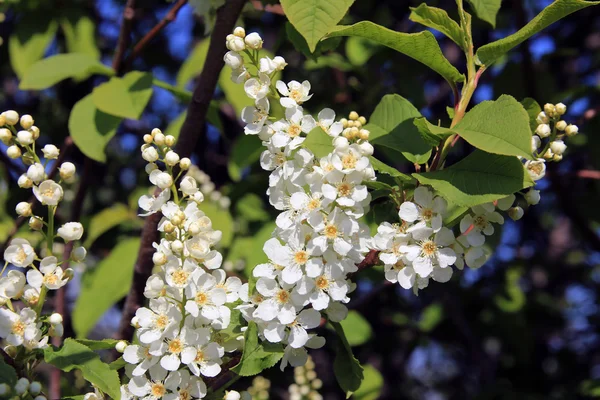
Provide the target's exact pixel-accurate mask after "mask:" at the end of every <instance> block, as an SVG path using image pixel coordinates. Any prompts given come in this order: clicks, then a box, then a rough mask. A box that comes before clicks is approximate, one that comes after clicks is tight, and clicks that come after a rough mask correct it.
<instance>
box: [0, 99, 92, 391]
mask: <svg viewBox="0 0 600 400" xmlns="http://www.w3.org/2000/svg"><path fill="white" fill-rule="evenodd" d="M19 125H20V128H21V129H19ZM39 136H40V130H39V128H38V127H36V126H35V125H34V120H33V118H32V117H31V116H30V115H22V116H19V114H18V113H17V112H16V111H13V110H9V111H5V112H3V113H2V114H0V140H2V142H3V143H4V144H5V145H7V146H8V148H7V150H6V153H7V155H8V157H10V158H11V159H13V160H21V161H22V163H23V165H25V167H26V172H25V173H23V174H22V175H21V176H19V178H18V185H19V187H21V188H23V189H26V190H29V189H30V190H31V191H32V193H33V195H34V197H33V198H34V199H35V200H34V201H32V202H31V203H28V202H20V203H18V204H17V206H16V213H17V215H19V216H20V217H21V218H26V219H28V221H29V228H30V229H31V230H32V231H34V232H37V233H38V234H37V235H35V234H34V235H32V236H31V237H32V238H34V239H32V240H31V241H29V240H27V239H24V238H15V239H12V240H11V242H10V243H9V245H8V246H7V247H6V249H5V250H4V266H3V267H2V270H1V272H0V338H2V339H4V341H5V342H6V343H7V344H8V346H7V347H5V348H4V351H5V352H6V354H7V355H8V356H9V357H11V358H13V359H15V360H16V362H18V363H19V364H20V365H24V366H26V368H25V369H26V370H31V369H33V368H34V367H35V366H36V365H37V364H38V363H39V357H40V353H39V352H38V351H37V350H39V349H44V348H46V347H48V342H49V339H50V337H61V336H62V335H63V331H64V328H63V325H62V322H63V318H62V315H60V314H58V313H50V315H49V313H47V312H45V310H44V303H45V301H46V299H47V297H48V295H49V294H50V293H51V292H52V291H55V290H57V289H60V288H61V287H63V286H64V285H66V284H67V282H68V281H69V280H70V279H71V278H72V277H73V271H72V270H71V269H70V268H67V269H63V266H64V265H65V263H67V262H70V261H76V262H81V261H83V260H84V258H85V256H86V250H85V248H83V247H81V246H79V247H74V248H73V250H72V251H71V252H70V254H67V255H66V258H62V257H60V256H57V255H56V254H55V253H54V252H53V249H54V244H55V240H56V239H59V240H60V241H64V242H65V243H67V242H77V241H79V240H80V239H81V237H82V235H83V227H82V225H81V224H80V223H79V222H67V223H65V224H63V225H62V226H60V227H58V228H56V226H55V225H56V224H55V215H56V211H57V208H58V206H59V205H60V203H61V201H62V200H63V194H64V188H63V186H64V185H65V184H68V183H71V182H73V181H74V180H75V172H76V168H75V165H74V164H72V163H70V162H63V163H62V164H61V165H60V166H58V165H55V163H56V162H58V161H57V158H58V157H59V153H60V151H59V149H58V148H57V147H56V146H54V145H52V144H46V145H45V146H44V147H43V148H42V149H41V152H39V153H38V151H36V144H37V142H36V141H37V140H38V138H39ZM52 165H54V168H58V180H55V179H52V178H50V177H49V176H48V174H47V171H48V170H49V168H50V167H52ZM39 205H41V206H42V207H38V206H39ZM37 208H40V209H42V208H45V210H46V212H45V213H44V212H42V213H37V212H34V210H35V209H37ZM37 242H40V243H37ZM38 245H39V247H40V248H41V250H40V251H38V252H36V248H37V247H38ZM0 393H1V395H8V394H11V393H12V394H16V395H19V396H27V395H28V394H29V395H31V398H35V399H36V400H43V399H45V398H46V397H45V396H44V395H42V394H40V393H41V385H40V383H39V382H35V381H33V382H30V380H29V379H28V377H26V376H23V377H21V378H20V379H19V380H18V381H17V384H16V385H15V387H14V388H10V387H7V385H6V384H3V385H0Z"/></svg>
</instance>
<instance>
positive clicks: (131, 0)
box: [112, 0, 135, 75]
mask: <svg viewBox="0 0 600 400" xmlns="http://www.w3.org/2000/svg"><path fill="white" fill-rule="evenodd" d="M133 17H135V0H127V4H125V9H124V10H123V23H121V30H120V31H119V39H118V41H117V51H116V52H115V55H114V57H113V62H112V67H113V69H114V70H115V72H116V73H117V75H121V74H122V72H123V60H124V59H125V52H126V51H127V47H129V42H130V41H131V29H132V28H133Z"/></svg>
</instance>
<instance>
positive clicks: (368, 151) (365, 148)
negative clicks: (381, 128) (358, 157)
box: [358, 142, 375, 156]
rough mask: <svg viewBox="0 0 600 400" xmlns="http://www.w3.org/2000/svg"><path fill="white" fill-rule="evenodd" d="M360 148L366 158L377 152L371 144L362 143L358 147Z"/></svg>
mask: <svg viewBox="0 0 600 400" xmlns="http://www.w3.org/2000/svg"><path fill="white" fill-rule="evenodd" d="M358 147H359V148H360V151H361V153H362V154H363V155H365V156H372V155H373V152H374V151H375V150H374V149H373V145H372V144H371V143H369V142H362V143H361V144H359V145H358Z"/></svg>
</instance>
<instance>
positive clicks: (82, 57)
mask: <svg viewBox="0 0 600 400" xmlns="http://www.w3.org/2000/svg"><path fill="white" fill-rule="evenodd" d="M92 74H101V75H113V74H114V71H113V70H112V69H111V68H109V67H107V66H105V65H103V64H102V63H100V61H98V60H96V59H94V58H93V57H92V56H90V55H89V54H83V53H70V54H58V55H56V56H52V57H48V58H44V59H43V60H40V61H38V62H36V63H35V64H34V65H32V66H31V68H29V69H28V70H27V73H25V74H24V76H23V79H22V80H21V83H20V84H19V89H22V90H27V89H29V90H41V89H46V88H49V87H51V86H54V85H56V84H57V83H58V82H60V81H62V80H64V79H67V78H78V79H81V78H83V77H87V76H89V75H92Z"/></svg>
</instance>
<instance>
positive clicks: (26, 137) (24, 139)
mask: <svg viewBox="0 0 600 400" xmlns="http://www.w3.org/2000/svg"><path fill="white" fill-rule="evenodd" d="M17 140H18V141H19V143H21V146H28V145H30V144H32V143H33V141H34V138H33V134H32V133H31V132H29V131H19V132H17Z"/></svg>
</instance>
